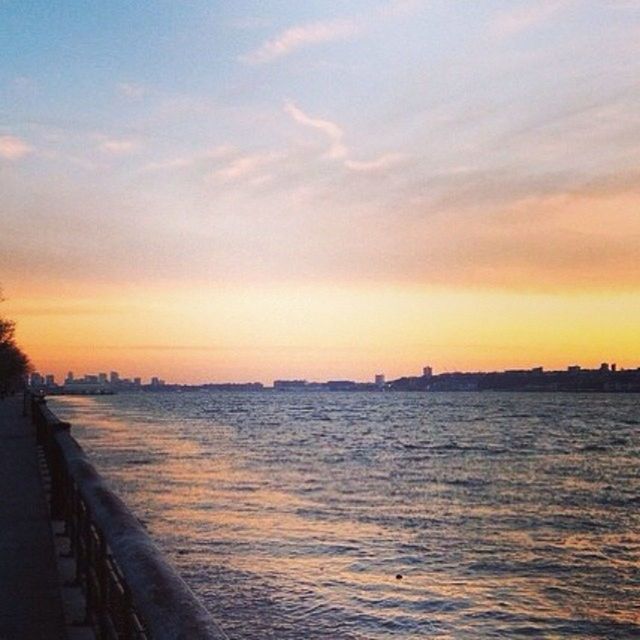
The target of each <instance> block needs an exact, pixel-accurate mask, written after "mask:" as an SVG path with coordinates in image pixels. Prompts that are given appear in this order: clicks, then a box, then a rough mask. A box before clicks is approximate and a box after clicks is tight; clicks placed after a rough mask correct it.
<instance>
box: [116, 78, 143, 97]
mask: <svg viewBox="0 0 640 640" xmlns="http://www.w3.org/2000/svg"><path fill="white" fill-rule="evenodd" d="M118 92H119V93H120V94H121V95H123V96H124V97H125V98H129V99H131V100H140V99H141V98H143V97H144V96H145V95H146V93H147V89H146V87H143V86H142V85H140V84H135V83H133V82H120V83H119V84H118Z"/></svg>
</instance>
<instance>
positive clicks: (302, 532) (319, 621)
mask: <svg viewBox="0 0 640 640" xmlns="http://www.w3.org/2000/svg"><path fill="white" fill-rule="evenodd" d="M49 404H50V406H51V407H52V408H53V410H54V411H56V413H58V415H60V416H61V417H64V418H66V419H68V420H70V421H71V422H72V423H73V425H74V428H73V433H74V435H75V436H76V438H78V440H79V441H80V442H81V443H82V445H83V447H84V448H85V449H86V450H87V451H88V452H89V453H90V455H91V456H92V458H93V459H94V461H95V463H96V466H97V467H98V468H99V469H100V471H101V472H102V473H103V475H105V476H106V477H107V478H108V479H109V481H110V482H111V484H112V486H113V487H114V488H115V489H116V491H118V492H119V493H120V494H121V495H122V497H123V498H124V499H125V500H126V502H127V503H128V504H129V505H130V506H131V507H132V509H133V510H134V511H135V512H136V514H137V515H138V516H139V517H140V519H141V520H142V521H143V522H144V523H145V524H146V526H147V527H148V529H149V531H150V532H151V534H152V535H153V537H154V538H155V539H156V540H157V542H158V544H159V545H160V546H161V548H162V549H163V550H164V551H165V552H166V553H167V554H168V555H169V556H170V558H171V559H172V561H173V562H174V564H176V565H177V567H178V569H179V571H180V572H181V574H182V575H183V576H184V578H185V579H186V581H187V582H188V583H189V585H190V586H191V587H192V588H193V590H194V591H195V592H196V593H197V594H198V595H199V596H200V597H201V599H202V600H203V601H204V603H205V604H206V606H207V607H208V608H209V609H210V611H211V612H212V614H213V615H214V616H215V617H216V619H217V620H218V621H219V622H220V624H221V626H222V627H223V628H224V629H225V630H226V631H227V633H228V634H229V636H230V637H231V638H234V639H238V640H241V639H246V640H249V639H258V638H260V639H261V640H262V639H265V638H273V639H274V640H275V639H277V640H289V639H295V640H307V639H310V640H313V639H319V638H323V639H331V640H333V639H336V640H337V639H348V638H353V639H356V638H357V639H365V638H366V639H371V640H378V639H381V638H399V639H402V640H408V639H417V638H465V639H466V638H469V639H472V638H473V639H476V638H553V639H557V638H576V639H577V638H580V639H584V638H607V639H610V638H640V528H639V526H640V516H639V515H638V508H639V507H640V468H639V464H638V463H639V460H640V458H639V454H640V397H639V396H637V395H606V394H593V395H573V394H566V395H562V394H517V393H512V394H492V393H486V394H484V393H482V394H480V393H469V394H466V393H456V394H447V393H433V394H404V393H277V392H269V391H265V392H257V393H232V392H210V393H207V392H193V393H182V394H179V393H165V392H162V393H138V394H120V395H115V396H104V397H60V398H55V399H51V400H50V401H49Z"/></svg>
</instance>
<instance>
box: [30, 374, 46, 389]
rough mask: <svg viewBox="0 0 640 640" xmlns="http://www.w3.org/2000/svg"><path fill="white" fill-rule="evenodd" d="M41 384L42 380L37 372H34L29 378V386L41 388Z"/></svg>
mask: <svg viewBox="0 0 640 640" xmlns="http://www.w3.org/2000/svg"><path fill="white" fill-rule="evenodd" d="M43 384H44V378H43V377H42V376H41V375H40V374H39V373H38V372H37V371H34V372H33V373H32V374H31V377H30V378H29V386H31V387H41V386H42V385H43Z"/></svg>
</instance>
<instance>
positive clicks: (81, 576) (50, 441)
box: [25, 392, 227, 640]
mask: <svg viewBox="0 0 640 640" xmlns="http://www.w3.org/2000/svg"><path fill="white" fill-rule="evenodd" d="M25 414H27V415H29V416H30V417H31V420H32V421H33V424H34V425H35V428H36V437H37V441H38V444H39V445H41V446H42V448H43V449H44V452H45V458H46V461H47V466H48V468H49V473H50V476H51V493H50V501H51V504H50V506H51V517H52V519H53V520H62V521H63V522H64V524H65V532H66V535H68V537H69V540H70V552H71V554H72V555H73V557H74V558H75V563H76V577H75V580H76V582H77V583H78V584H79V585H80V586H81V587H82V589H83V591H84V594H85V599H86V618H87V619H86V621H85V622H87V623H88V624H91V625H92V626H93V627H94V629H95V630H96V634H97V636H98V638H100V639H101V640H102V639H105V640H106V639H109V640H110V639H116V638H117V639H120V638H124V639H127V640H147V639H150V640H178V639H180V640H227V636H226V634H225V633H224V632H223V631H222V630H221V629H220V627H219V626H218V625H217V623H216V622H215V620H214V619H213V618H212V617H211V615H210V614H209V612H208V611H207V610H206V609H205V608H204V606H203V605H202V604H201V603H200V602H199V600H198V599H197V598H196V596H195V595H194V593H193V592H192V591H191V590H190V589H189V587H188V586H187V585H186V583H185V582H184V580H182V578H181V577H180V576H179V575H178V574H177V572H176V570H175V569H174V568H173V567H172V566H171V565H170V564H169V563H168V561H167V559H166V558H165V557H164V555H163V554H162V553H161V552H160V551H159V549H158V548H157V547H156V545H155V544H154V543H153V541H152V540H151V538H150V537H149V535H148V534H147V532H146V531H145V529H144V527H143V526H142V525H141V524H140V522H139V521H138V519H137V518H136V517H135V516H134V515H133V513H132V512H131V511H130V510H129V508H128V507H127V506H126V505H125V503H124V502H123V501H122V500H121V499H120V498H119V497H118V496H117V495H116V494H115V493H114V492H113V491H111V489H110V488H109V487H108V486H107V484H106V482H105V481H104V479H103V478H102V477H101V476H100V474H99V473H98V472H97V471H96V469H95V467H94V466H93V465H92V464H91V462H90V461H89V459H88V457H87V455H86V454H85V452H84V451H83V450H82V447H81V446H80V445H79V444H78V442H77V441H76V440H75V438H73V437H72V436H71V434H70V426H71V425H70V424H69V423H68V422H63V421H61V420H59V419H58V417H57V416H56V415H55V414H54V413H52V412H51V410H50V409H49V408H48V407H47V405H46V401H45V399H44V398H42V397H40V396H36V395H33V394H31V393H29V392H25Z"/></svg>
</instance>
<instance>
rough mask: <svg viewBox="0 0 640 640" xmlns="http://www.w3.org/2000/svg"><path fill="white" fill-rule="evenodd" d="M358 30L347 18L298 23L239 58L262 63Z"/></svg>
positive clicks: (349, 35)
mask: <svg viewBox="0 0 640 640" xmlns="http://www.w3.org/2000/svg"><path fill="white" fill-rule="evenodd" d="M360 30H361V27H360V26H359V25H358V24H357V22H356V21H355V20H349V19H345V20H335V21H331V22H314V23H311V24H305V25H298V26H294V27H290V28H289V29H286V30H285V31H282V32H281V33H279V34H278V35H277V36H276V37H275V38H273V39H271V40H267V41H266V42H264V43H263V44H262V45H261V46H259V47H258V48H257V49H254V50H253V51H250V52H249V53H247V54H245V55H244V56H241V58H240V60H241V61H242V62H245V63H247V64H264V63H266V62H272V61H273V60H276V59H278V58H281V57H283V56H287V55H289V54H291V53H293V52H294V51H296V50H298V49H301V48H303V47H308V46H310V45H314V44H321V43H324V42H331V41H332V40H344V39H346V38H350V37H352V36H354V35H356V34H357V33H358V32H359V31H360Z"/></svg>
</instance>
